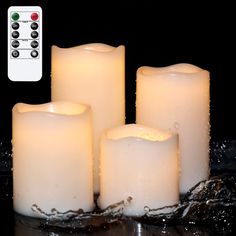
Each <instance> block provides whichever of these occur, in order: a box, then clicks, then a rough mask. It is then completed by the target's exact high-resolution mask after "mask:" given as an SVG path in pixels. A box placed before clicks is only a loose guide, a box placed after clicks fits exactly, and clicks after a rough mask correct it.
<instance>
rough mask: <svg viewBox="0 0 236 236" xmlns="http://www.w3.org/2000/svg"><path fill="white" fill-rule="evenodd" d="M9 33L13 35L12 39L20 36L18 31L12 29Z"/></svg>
mask: <svg viewBox="0 0 236 236" xmlns="http://www.w3.org/2000/svg"><path fill="white" fill-rule="evenodd" d="M11 35H12V37H13V38H14V39H16V38H18V37H19V36H20V34H19V32H18V31H13V32H12V34H11Z"/></svg>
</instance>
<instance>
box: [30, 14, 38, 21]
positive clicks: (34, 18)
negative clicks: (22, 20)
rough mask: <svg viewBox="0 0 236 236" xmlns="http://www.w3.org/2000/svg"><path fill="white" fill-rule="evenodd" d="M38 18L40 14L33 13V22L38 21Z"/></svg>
mask: <svg viewBox="0 0 236 236" xmlns="http://www.w3.org/2000/svg"><path fill="white" fill-rule="evenodd" d="M38 18H39V15H38V13H36V12H33V13H32V14H31V19H32V20H38Z"/></svg>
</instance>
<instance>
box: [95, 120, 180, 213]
mask: <svg viewBox="0 0 236 236" xmlns="http://www.w3.org/2000/svg"><path fill="white" fill-rule="evenodd" d="M178 177H179V172H178V136H177V134H171V133H166V132H159V131H157V130H155V129H152V128H149V127H145V126H142V125H135V124H130V125H123V126H118V127H116V128H114V129H110V130H108V131H107V132H105V134H104V135H103V137H102V140H101V192H100V198H99V206H100V207H101V208H105V207H107V206H109V205H110V204H112V203H114V202H119V201H121V200H126V199H127V198H128V197H132V200H131V202H130V203H129V204H128V205H126V207H125V209H124V214H125V215H130V216H140V215H143V214H144V213H145V211H144V208H145V206H148V207H150V208H159V207H164V206H168V205H173V204H177V203H178V201H179V182H178V180H179V178H178Z"/></svg>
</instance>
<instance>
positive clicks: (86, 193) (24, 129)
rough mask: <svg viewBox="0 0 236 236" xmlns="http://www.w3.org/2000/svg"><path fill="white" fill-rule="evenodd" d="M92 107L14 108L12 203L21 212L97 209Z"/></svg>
mask: <svg viewBox="0 0 236 236" xmlns="http://www.w3.org/2000/svg"><path fill="white" fill-rule="evenodd" d="M91 132H92V131H91V109H90V107H89V106H86V105H82V104H76V103H69V102H62V101H61V102H52V103H46V104H40V105H28V104H23V103H17V104H16V105H15V106H14V107H13V134H12V145H13V202H14V210H15V211H16V212H18V213H20V214H23V215H27V216H33V217H40V215H38V214H36V213H34V212H33V211H32V209H31V207H32V206H33V205H34V204H36V205H37V206H38V207H40V208H41V209H42V210H43V211H45V212H46V213H47V214H50V213H51V209H52V208H56V209H57V210H58V211H60V212H65V211H67V210H78V209H80V208H81V209H83V210H84V211H90V210H92V209H93V205H94V204H93V186H92V134H91Z"/></svg>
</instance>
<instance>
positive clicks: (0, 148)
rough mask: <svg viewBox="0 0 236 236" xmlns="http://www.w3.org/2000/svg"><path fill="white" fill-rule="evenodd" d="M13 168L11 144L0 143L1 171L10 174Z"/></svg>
mask: <svg viewBox="0 0 236 236" xmlns="http://www.w3.org/2000/svg"><path fill="white" fill-rule="evenodd" d="M11 168H12V151H11V143H9V142H6V141H0V171H1V172H5V171H6V172H8V171H11Z"/></svg>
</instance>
